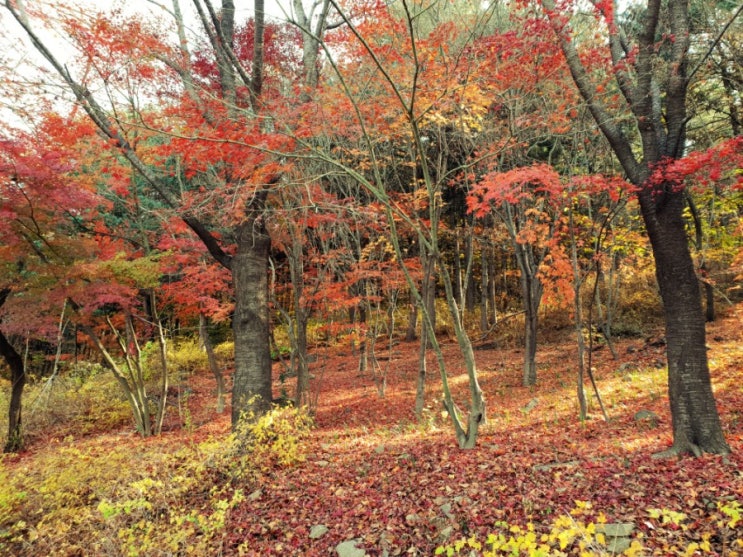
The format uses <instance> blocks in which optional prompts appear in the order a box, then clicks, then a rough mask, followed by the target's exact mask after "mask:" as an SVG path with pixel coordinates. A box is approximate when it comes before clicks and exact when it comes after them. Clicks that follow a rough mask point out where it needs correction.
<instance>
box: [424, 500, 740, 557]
mask: <svg viewBox="0 0 743 557" xmlns="http://www.w3.org/2000/svg"><path fill="white" fill-rule="evenodd" d="M742 511H743V507H741V504H740V503H739V502H738V501H735V500H733V501H728V502H718V503H717V505H716V509H715V511H714V512H713V513H712V516H711V518H710V520H709V524H708V526H709V528H710V530H709V531H706V532H702V533H701V534H699V535H698V536H697V539H696V540H695V541H689V540H688V538H687V536H686V535H685V533H686V532H687V530H688V526H687V516H686V515H685V514H683V513H679V512H676V511H672V510H669V509H647V511H645V514H646V516H647V520H646V521H645V524H646V527H648V528H651V529H652V530H654V531H655V530H667V532H666V533H665V535H664V538H665V539H667V540H669V541H668V543H667V544H666V545H665V546H664V548H663V551H664V554H665V555H685V556H689V557H691V556H693V555H725V556H728V557H736V556H739V555H741V554H743V540H742V539H740V537H739V536H738V534H737V532H739V530H738V527H739V526H741V525H743V512H742ZM634 530H635V526H634V524H631V523H630V524H607V520H606V516H605V515H604V514H603V513H601V512H599V513H598V514H596V516H595V517H594V516H593V513H592V510H591V504H590V503H588V502H585V501H576V502H575V508H573V509H572V510H571V511H570V514H564V515H561V516H558V517H557V518H556V519H555V520H554V521H553V522H552V523H551V524H550V525H549V527H548V529H547V531H545V532H539V531H538V529H537V526H536V525H535V524H534V523H531V522H530V523H528V524H527V525H526V526H525V527H522V526H519V525H515V524H508V523H507V522H499V523H497V524H495V528H494V530H493V532H492V533H490V534H488V536H487V538H486V539H485V540H482V539H478V538H477V537H476V536H471V537H469V538H462V539H460V540H458V541H456V542H454V543H452V544H448V545H442V546H439V547H437V548H436V551H435V554H436V555H445V556H446V557H453V556H454V555H468V556H476V555H481V556H483V557H496V556H499V555H513V556H520V555H524V556H528V557H552V556H567V555H580V556H581V557H592V556H609V555H626V556H628V557H637V556H642V555H646V554H647V549H646V547H645V546H644V544H643V538H644V534H643V533H642V532H641V531H639V532H637V533H634ZM674 532H677V535H674V534H673V533H674ZM713 538H714V542H715V545H717V546H718V547H713ZM720 551H721V552H720Z"/></svg>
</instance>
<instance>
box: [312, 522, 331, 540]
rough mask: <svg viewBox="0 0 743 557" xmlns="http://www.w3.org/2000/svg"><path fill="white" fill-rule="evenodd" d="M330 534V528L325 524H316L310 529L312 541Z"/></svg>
mask: <svg viewBox="0 0 743 557" xmlns="http://www.w3.org/2000/svg"><path fill="white" fill-rule="evenodd" d="M327 533H328V527H327V526H325V525H324V524H315V525H314V526H313V527H312V528H310V539H312V540H317V539H319V538H322V537H323V536H324V535H325V534H327Z"/></svg>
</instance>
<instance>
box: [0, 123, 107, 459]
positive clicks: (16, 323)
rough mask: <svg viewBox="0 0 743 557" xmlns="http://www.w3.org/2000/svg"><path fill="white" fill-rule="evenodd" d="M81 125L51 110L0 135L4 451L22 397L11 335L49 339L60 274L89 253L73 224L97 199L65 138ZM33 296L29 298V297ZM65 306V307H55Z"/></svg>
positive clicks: (15, 437)
mask: <svg viewBox="0 0 743 557" xmlns="http://www.w3.org/2000/svg"><path fill="white" fill-rule="evenodd" d="M81 132H82V133H84V132H85V129H84V127H71V128H68V129H65V128H64V126H63V123H62V121H61V120H60V119H59V118H58V117H56V116H54V115H50V116H49V117H48V118H47V119H46V120H44V121H42V122H41V123H40V124H39V125H38V127H37V128H36V129H35V131H34V133H25V134H22V133H17V134H15V137H14V138H12V139H10V138H3V139H2V140H0V200H1V201H2V210H1V214H2V219H1V220H2V224H0V232H1V233H2V237H3V245H2V248H1V249H0V256H1V259H0V260H1V262H2V263H1V267H0V269H2V274H0V301H1V302H2V303H1V304H0V308H2V311H3V313H4V315H3V317H2V319H0V322H2V326H3V328H2V330H0V349H1V351H2V356H3V358H4V359H5V360H6V361H7V363H8V365H9V367H10V370H11V385H12V396H11V402H10V405H9V412H10V419H9V430H8V438H7V442H6V445H5V449H6V451H16V450H18V449H19V448H20V447H21V445H22V440H23V438H22V397H23V390H24V385H25V383H26V380H27V371H28V370H27V368H26V362H25V359H24V358H22V357H21V355H20V354H19V351H18V348H17V345H14V341H15V340H18V339H22V338H26V339H28V338H34V339H41V340H52V339H54V338H55V337H56V331H55V325H54V322H55V318H56V316H58V315H59V312H60V308H62V307H63V304H64V300H65V296H66V295H65V294H64V290H65V288H66V286H67V285H66V281H67V280H68V279H67V277H68V276H69V274H70V272H71V271H72V269H74V266H75V264H76V263H78V262H79V261H81V260H85V258H86V257H87V256H88V254H89V253H90V252H89V250H90V248H91V245H90V243H89V242H88V241H87V240H86V239H85V238H83V237H81V236H80V235H79V234H78V232H79V230H80V227H81V226H82V225H83V224H84V223H86V222H89V219H90V218H91V216H92V215H93V214H94V211H95V207H96V204H97V203H98V202H99V201H98V200H97V199H96V197H95V195H94V193H93V191H92V190H91V189H90V188H89V187H86V186H85V184H83V183H81V181H78V180H76V179H75V178H74V176H72V175H71V174H70V173H71V171H72V170H73V168H72V166H71V165H70V164H69V163H68V160H69V158H70V157H71V156H73V154H72V153H73V152H74V151H72V150H71V149H70V145H69V144H67V142H66V140H68V139H71V140H73V141H76V140H77V137H76V135H77V134H78V133H81ZM30 299H37V300H38V301H37V303H36V304H33V305H32V306H30V305H29V304H28V300H30ZM62 312H63V313H64V310H62Z"/></svg>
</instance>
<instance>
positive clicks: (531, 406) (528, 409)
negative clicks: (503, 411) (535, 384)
mask: <svg viewBox="0 0 743 557" xmlns="http://www.w3.org/2000/svg"><path fill="white" fill-rule="evenodd" d="M538 404H539V399H537V398H533V399H531V400H530V401H529V402H527V403H526V406H524V407H523V408H522V409H521V410H522V411H523V412H531V411H532V410H534V409H535V408H536V407H537V405H538Z"/></svg>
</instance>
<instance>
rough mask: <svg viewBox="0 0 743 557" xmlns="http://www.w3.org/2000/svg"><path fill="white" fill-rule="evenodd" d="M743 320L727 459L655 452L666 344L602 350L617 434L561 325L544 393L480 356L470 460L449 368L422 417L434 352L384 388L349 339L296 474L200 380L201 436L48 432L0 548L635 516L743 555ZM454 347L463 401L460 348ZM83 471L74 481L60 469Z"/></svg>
mask: <svg viewBox="0 0 743 557" xmlns="http://www.w3.org/2000/svg"><path fill="white" fill-rule="evenodd" d="M741 324H743V321H742V320H741V318H740V316H739V315H738V314H737V313H736V312H734V311H730V312H729V313H728V315H726V316H725V317H722V318H720V319H719V320H718V321H717V322H715V323H713V324H711V325H710V326H709V330H708V331H709V334H708V344H709V355H710V363H711V368H712V374H713V381H714V385H715V393H716V397H717V401H718V406H719V410H720V413H721V417H722V421H723V425H724V429H725V433H726V436H727V440H728V442H729V444H730V446H731V448H732V450H733V453H732V454H731V455H729V456H727V457H720V456H713V455H705V456H703V457H701V458H690V457H687V458H682V459H666V460H657V459H653V458H652V454H653V453H654V452H657V451H660V450H663V449H665V448H667V447H668V446H669V445H670V443H671V437H670V430H671V420H670V414H669V411H668V405H667V397H666V387H665V370H664V369H662V362H663V358H664V346H663V343H662V342H661V341H660V338H659V337H658V336H654V337H652V338H649V339H648V338H631V339H623V340H619V341H618V342H617V345H616V350H617V353H618V359H616V360H614V359H613V358H612V357H611V354H610V352H609V350H608V348H606V347H604V348H602V349H600V350H596V351H595V352H594V353H593V354H592V365H593V367H594V368H595V377H596V382H597V386H598V389H599V392H600V394H601V396H602V398H603V402H604V404H605V406H606V411H607V414H608V416H609V420H608V421H605V420H604V419H603V417H602V414H601V412H600V409H599V406H598V404H597V400H596V398H595V396H593V395H592V394H590V393H589V398H590V415H589V419H587V420H585V421H583V422H581V421H580V420H578V405H577V399H576V395H575V391H576V386H575V385H576V369H577V365H576V354H575V353H576V351H575V348H574V339H573V337H572V333H571V331H569V330H564V331H556V332H552V333H551V334H549V335H548V338H546V340H545V343H544V344H542V345H541V346H540V350H539V354H538V361H539V383H538V385H537V386H536V387H533V388H524V387H522V386H521V363H522V362H521V358H522V354H521V352H520V351H519V350H518V349H515V348H510V347H506V348H500V347H498V346H496V345H494V344H493V343H490V344H488V345H482V346H479V347H478V349H477V351H476V356H477V362H478V367H479V369H480V373H481V386H482V388H483V391H484V392H485V394H486V397H487V403H488V422H487V424H486V425H485V426H484V427H483V428H482V430H481V435H480V437H479V441H478V447H477V448H476V449H475V450H471V451H461V450H459V449H458V448H457V446H456V443H455V441H454V437H453V433H452V431H451V428H450V426H449V422H448V421H447V419H446V416H445V415H444V414H442V407H441V404H440V402H439V400H440V382H439V380H438V377H437V375H436V372H435V366H434V363H435V362H434V361H433V359H432V360H431V362H430V366H429V370H430V373H429V375H430V378H429V390H428V393H427V397H428V401H429V405H428V408H427V409H426V412H425V416H424V419H423V420H421V421H418V420H416V419H415V417H414V414H413V405H414V397H415V376H416V369H417V363H416V354H417V344H415V343H405V342H397V343H395V344H394V345H393V346H392V347H391V348H389V349H388V347H385V348H384V349H383V350H380V351H379V353H378V355H379V356H380V362H379V363H380V368H379V369H378V373H377V374H376V375H373V374H371V373H364V374H360V373H359V372H358V356H357V355H355V354H353V353H352V351H351V350H350V349H348V348H347V347H346V348H344V347H343V346H331V347H327V348H319V349H317V350H316V351H315V352H314V354H313V355H314V356H315V359H314V362H313V363H312V373H313V389H314V392H315V393H316V394H317V399H316V402H317V406H316V415H315V417H314V425H313V428H312V429H311V430H310V433H309V435H308V436H307V437H306V438H304V439H302V440H301V441H300V444H299V446H290V445H287V446H284V447H283V449H282V450H284V451H286V452H288V453H291V458H290V459H288V460H287V462H284V463H282V462H281V459H280V458H279V459H276V458H270V457H262V458H263V460H261V463H262V464H260V465H258V464H255V463H254V462H253V461H250V462H247V464H245V466H244V467H243V468H239V467H235V466H234V463H235V461H237V460H239V459H240V458H241V456H240V454H237V453H230V451H228V450H227V449H225V447H227V446H228V444H229V442H228V440H227V436H228V430H229V417H228V413H226V414H224V415H221V416H216V415H215V414H214V410H213V404H214V401H213V400H212V399H213V397H212V394H211V389H212V385H211V382H210V378H209V376H208V375H207V374H197V375H194V376H193V377H192V378H191V386H190V389H192V392H191V395H190V397H189V398H188V400H187V407H188V415H187V417H188V423H187V426H188V427H186V428H184V429H180V428H173V430H172V431H170V432H167V433H165V434H164V435H163V436H162V437H161V438H158V439H150V440H145V441H143V440H140V439H138V438H137V437H136V436H134V435H132V434H131V433H130V432H128V431H116V432H107V433H97V434H94V435H88V436H86V437H82V438H79V437H78V438H73V437H54V435H53V434H50V437H47V438H46V439H45V440H44V442H43V443H42V442H41V441H40V440H36V441H35V442H34V444H33V445H32V446H31V448H30V449H29V450H28V451H27V452H26V453H23V454H21V455H19V456H17V457H13V458H8V459H6V460H5V461H4V468H3V472H2V473H3V475H5V476H6V477H5V478H0V480H2V481H4V482H6V483H7V485H12V486H14V489H15V491H11V492H9V491H8V489H6V490H5V492H3V494H1V495H0V524H2V530H0V541H2V545H0V547H2V548H4V549H5V550H7V551H11V554H13V553H15V554H27V555H41V554H47V555H49V554H60V555H62V554H64V555H99V554H107V555H109V554H110V555H118V554H127V553H128V554H131V555H136V554H142V555H166V554H187V553H191V554H203V555H213V554H218V553H219V554H224V555H238V554H245V555H336V554H337V548H338V547H339V544H343V542H349V541H351V540H353V544H352V545H353V547H356V548H358V552H357V553H355V554H354V553H353V552H351V553H348V555H362V554H363V553H364V552H365V553H366V554H368V555H432V554H434V552H435V551H436V549H437V548H438V547H441V548H442V549H441V550H440V551H442V550H443V548H444V547H445V546H446V547H449V548H450V551H452V552H453V551H455V549H454V546H455V544H456V542H457V540H460V539H464V538H469V539H470V540H473V543H474V541H476V540H480V541H481V542H485V541H486V540H487V539H488V536H489V535H492V534H497V533H502V534H504V535H505V536H506V537H511V538H514V539H525V534H524V532H528V531H529V528H532V529H533V531H534V534H535V536H536V537H537V539H539V537H540V536H542V535H544V536H546V535H547V534H549V532H550V531H551V529H554V527H553V525H554V523H555V522H556V521H558V520H560V519H564V518H565V517H569V519H570V521H573V522H574V523H576V524H577V523H579V522H580V523H581V524H583V523H586V524H587V523H592V522H604V521H605V522H609V523H631V524H632V525H633V527H634V529H633V532H632V539H633V540H635V541H637V542H638V544H641V545H642V548H643V549H642V550H637V553H638V554H642V555H651V554H654V555H672V554H685V553H686V554H690V555H693V554H708V555H735V554H738V553H736V552H740V551H742V550H743V548H742V547H741V546H740V545H739V544H738V540H741V539H743V520H741V517H740V514H741V513H743V508H741V505H743V467H742V466H741V464H743V456H741V451H743V422H742V418H743V387H742V386H741V378H742V375H741V368H740V366H741V361H743V348H741V340H743V331H741V329H742V328H741ZM445 352H446V355H447V360H448V363H449V366H450V373H451V374H452V383H453V385H454V388H455V389H456V392H457V393H458V397H459V400H460V401H461V402H462V403H464V401H465V400H466V398H465V395H466V390H467V384H466V377H465V375H464V369H463V366H462V365H461V360H460V358H459V357H458V351H457V347H456V345H455V344H454V342H453V341H449V342H445ZM382 375H384V376H385V379H386V385H385V389H384V396H380V384H381V377H382ZM587 387H590V384H588V383H587ZM283 389H287V390H289V392H291V384H290V383H287V384H282V383H277V385H276V393H277V395H278V394H279V393H280V392H281V391H282V390H283ZM462 405H463V404H462ZM640 411H645V412H642V413H641V414H640V416H638V415H637V414H638V412H640ZM174 413H175V412H173V413H172V414H174ZM180 416H181V421H183V416H184V414H183V411H181V413H180ZM638 418H639V419H638ZM269 441H270V440H269ZM65 467H67V469H69V473H68V474H66V475H61V474H59V475H58V476H54V475H53V474H52V472H51V471H50V470H59V469H65ZM238 470H239V471H238ZM52 476H54V478H56V479H55V480H54V482H52V483H51V484H50V482H51V480H50V479H49V478H51V477H52ZM19 493H20V494H21V495H18V494H19ZM44 506H46V509H44ZM65 508H67V509H69V516H68V517H67V518H65V517H64V513H63V509H65ZM54 513H57V515H59V516H52V515H54ZM60 513H62V514H60ZM736 513H737V515H736ZM736 517H737V520H736ZM55 521H56V522H55ZM61 524H67V525H68V531H64V528H62V527H61V526H60V525H61ZM76 525H77V526H76ZM529 525H531V526H529ZM55 532H56V533H55ZM55 536H56V537H55ZM491 539H494V538H491ZM545 539H546V538H545ZM581 545H582V546H583V551H584V552H585V554H601V553H602V551H603V554H611V551H610V550H605V549H602V547H603V546H601V545H591V544H580V543H578V542H575V543H573V542H570V543H569V544H565V546H564V547H563V548H562V551H564V552H565V554H570V553H571V552H576V553H578V552H579V551H580V547H581ZM346 547H350V545H348V544H347V545H346ZM486 547H487V546H486ZM524 547H525V546H524ZM554 547H555V551H559V550H560V544H559V543H558V542H556V544H555V546H554ZM636 547H639V545H637V546H636ZM485 550H486V549H485V548H483V549H477V550H471V549H468V548H464V549H462V551H461V553H462V554H468V555H469V554H470V551H473V553H472V554H481V553H483V552H485ZM516 554H518V553H516ZM523 554H528V552H527V551H525V552H524V553H523ZM534 554H536V553H534ZM555 554H558V553H555Z"/></svg>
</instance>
